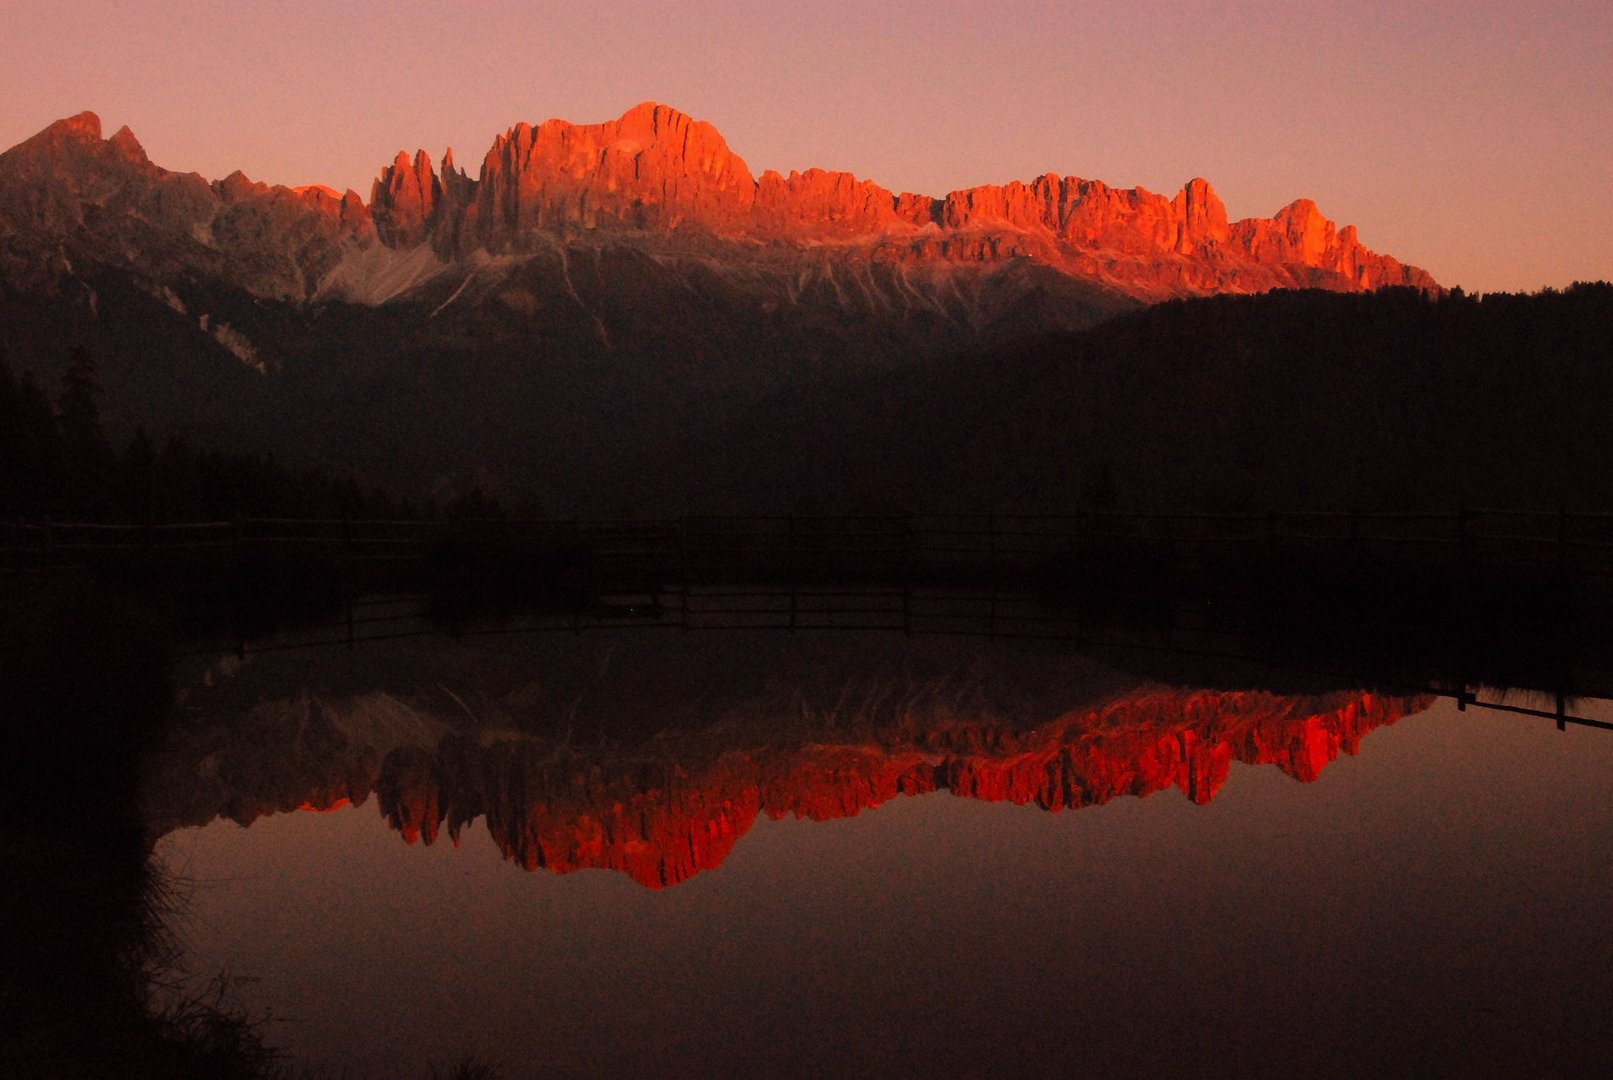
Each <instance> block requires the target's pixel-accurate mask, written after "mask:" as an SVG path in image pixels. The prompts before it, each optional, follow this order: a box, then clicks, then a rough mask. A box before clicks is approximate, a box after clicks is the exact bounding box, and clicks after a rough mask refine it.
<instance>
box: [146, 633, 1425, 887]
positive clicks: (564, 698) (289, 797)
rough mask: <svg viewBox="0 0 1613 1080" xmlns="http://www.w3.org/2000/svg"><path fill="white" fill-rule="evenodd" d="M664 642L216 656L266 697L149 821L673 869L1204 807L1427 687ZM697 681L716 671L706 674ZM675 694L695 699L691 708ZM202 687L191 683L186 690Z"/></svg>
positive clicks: (1411, 705) (225, 727)
mask: <svg viewBox="0 0 1613 1080" xmlns="http://www.w3.org/2000/svg"><path fill="white" fill-rule="evenodd" d="M664 642H665V639H664V638H663V639H661V640H659V641H657V640H654V639H646V640H644V641H641V642H639V643H638V644H637V650H638V654H637V655H635V653H634V649H633V647H632V646H629V647H627V648H624V647H623V643H622V642H620V641H597V640H587V641H571V640H565V641H562V642H561V643H560V645H559V647H558V648H555V647H552V646H551V647H550V648H549V649H547V650H545V651H546V652H547V653H548V655H545V656H541V657H533V658H532V659H533V661H534V663H536V664H538V665H539V666H540V667H541V668H543V669H545V670H544V671H543V672H542V674H538V673H536V672H535V673H533V674H534V678H533V680H532V681H530V682H526V683H519V682H518V683H517V684H516V685H513V686H506V687H504V688H502V690H501V691H499V692H496V693H495V694H489V693H488V692H487V691H486V690H484V689H483V688H480V687H475V686H472V685H460V686H459V687H458V688H457V689H456V688H454V687H453V686H450V685H449V684H448V683H446V682H444V681H441V680H437V681H435V682H433V683H426V682H425V681H424V680H423V679H422V676H421V669H420V668H419V667H414V666H411V667H410V668H409V669H407V670H408V672H409V674H408V676H407V677H406V678H405V679H404V683H405V685H404V686H401V687H399V686H393V687H389V688H387V689H370V690H367V691H360V692H352V693H349V692H342V691H337V692H334V693H332V692H329V691H321V690H318V689H314V688H311V687H309V686H306V685H301V686H284V685H280V686H276V685H273V682H274V680H273V678H271V679H270V680H269V681H268V683H256V684H255V686H254V685H253V684H254V683H255V680H254V678H253V676H254V675H255V674H256V673H255V672H233V671H232V672H230V673H229V674H228V675H226V674H225V673H224V671H221V670H214V671H213V672H211V673H210V674H209V678H208V681H210V682H218V681H220V680H221V679H222V680H223V681H226V682H228V681H232V680H234V681H239V682H241V683H243V684H248V689H249V696H250V695H251V694H256V695H258V696H257V697H256V698H255V699H250V700H247V701H245V702H240V699H237V701H238V704H237V705H236V708H238V709H239V708H240V705H241V704H245V708H244V710H243V711H240V712H238V713H237V714H236V715H235V716H233V717H218V716H212V717H209V719H210V720H213V721H222V723H216V722H215V723H201V724H195V723H193V724H192V725H190V726H189V727H188V729H186V730H187V732H188V737H187V735H181V736H180V737H179V738H177V739H176V740H174V742H173V743H172V745H171V747H170V749H169V752H168V753H167V754H166V755H165V756H164V757H163V758H161V759H160V764H159V767H158V770H157V779H156V780H155V781H154V782H153V783H152V784H151V785H150V788H151V792H152V795H151V798H150V800H149V801H150V805H151V807H152V814H153V818H152V825H153V829H154V831H156V832H158V833H162V832H166V831H169V830H171V829H172V828H174V827H176V826H178V825H180V824H204V823H205V822H206V821H208V820H210V819H212V818H213V817H215V816H222V817H227V818H230V819H233V820H235V821H236V822H238V823H240V824H250V823H251V822H252V821H254V820H256V819H257V818H259V817H261V816H263V815H265V814H270V813H276V812H284V811H290V810H332V809H337V808H341V807H346V806H348V805H351V804H363V803H366V802H368V801H369V800H370V799H371V798H372V797H373V798H374V799H375V801H376V804H377V805H378V807H379V810H380V812H381V814H382V815H383V816H384V817H385V818H386V820H387V822H388V823H389V824H390V825H391V827H392V828H393V829H395V830H397V832H398V833H400V834H401V835H402V837H403V838H404V839H405V840H406V841H408V842H409V843H411V844H412V843H416V842H424V843H426V844H430V843H433V842H434V841H436V840H437V839H438V838H439V836H440V835H441V834H442V833H443V832H444V831H446V833H447V834H448V836H449V837H450V838H452V840H453V841H454V842H455V843H456V844H457V843H458V842H459V840H460V838H461V836H462V834H463V832H464V830H465V829H466V828H467V827H468V826H470V825H472V824H473V823H474V822H475V821H476V820H477V819H478V818H481V819H484V820H485V824H486V828H487V831H488V833H489V834H490V835H491V836H492V838H493V840H494V842H495V843H496V844H497V845H498V848H499V850H500V851H501V852H502V853H503V855H504V857H505V858H507V859H510V860H512V861H514V862H516V863H518V864H519V865H521V866H523V867H525V868H526V869H528V870H537V869H539V868H545V869H548V870H552V871H554V872H557V873H567V872H570V871H574V870H580V869H589V868H603V869H610V870H616V871H620V872H622V873H625V874H627V875H628V876H629V877H631V878H632V879H633V880H634V881H637V882H639V883H640V884H642V885H645V886H648V887H650V888H661V887H664V886H668V885H675V884H677V883H679V882H681V881H684V880H687V879H688V878H690V877H692V876H693V875H695V874H698V873H700V872H702V871H705V870H711V869H714V868H715V867H717V866H718V865H720V864H721V863H722V862H723V860H724V859H726V858H727V857H728V855H729V853H730V852H731V851H732V849H733V847H734V845H735V843H736V842H737V841H738V840H739V839H740V838H741V837H743V836H744V835H745V833H746V832H747V831H749V830H750V828H751V827H752V825H753V824H754V823H755V821H756V819H757V818H758V816H762V815H765V816H766V817H768V818H772V819H778V818H784V817H796V818H806V819H811V820H815V821H826V820H831V819H835V818H845V817H851V816H854V815H856V814H858V813H860V812H862V811H863V810H867V809H871V808H874V807H877V806H879V805H881V804H882V803H885V802H888V801H890V800H891V799H894V798H896V797H898V796H902V795H918V794H924V793H927V792H932V791H950V792H951V793H952V794H954V795H957V796H961V797H965V798H970V799H977V800H980V801H984V802H1008V803H1014V804H1019V805H1026V804H1035V805H1037V806H1040V807H1041V808H1043V809H1044V810H1050V811H1059V810H1066V809H1078V808H1080V807H1084V806H1091V805H1096V804H1102V803H1106V802H1108V801H1110V800H1111V799H1114V798H1117V797H1120V796H1127V795H1129V796H1143V795H1150V794H1153V793H1155V792H1159V791H1164V790H1166V789H1167V788H1172V787H1174V788H1177V789H1179V790H1180V791H1181V792H1182V793H1183V794H1184V795H1186V796H1187V797H1188V798H1189V799H1191V800H1192V801H1194V802H1195V803H1207V802H1209V801H1210V800H1211V799H1213V798H1214V797H1215V795H1216V793H1217V792H1218V791H1219V790H1220V788H1221V785H1222V784H1223V783H1224V782H1225V781H1226V779H1227V776H1228V774H1229V771H1230V769H1231V767H1232V764H1233V763H1234V762H1243V763H1246V764H1251V765H1272V766H1275V767H1276V768H1278V769H1281V770H1282V771H1283V772H1285V773H1287V774H1288V775H1290V776H1292V777H1294V778H1295V779H1297V780H1301V781H1307V782H1308V781H1311V780H1314V779H1316V778H1317V777H1318V776H1319V775H1320V774H1321V772H1322V770H1323V769H1325V768H1326V767H1327V765H1328V764H1329V763H1330V762H1332V761H1334V760H1335V759H1336V758H1337V757H1338V756H1339V755H1340V754H1341V753H1345V754H1354V753H1355V752H1356V751H1357V749H1358V747H1359V746H1360V742H1361V740H1362V738H1363V737H1364V736H1365V735H1367V734H1368V733H1370V732H1371V731H1372V730H1373V729H1375V728H1377V727H1379V726H1381V725H1384V724H1391V723H1394V722H1395V721H1396V720H1398V719H1400V718H1401V717H1403V716H1405V715H1407V714H1409V713H1414V712H1417V711H1419V710H1421V709H1423V708H1426V707H1427V705H1428V704H1429V700H1430V699H1427V698H1408V697H1392V696H1383V695H1377V694H1373V693H1369V692H1365V691H1343V692H1330V693H1320V694H1305V695H1279V694H1273V693H1268V692H1264V691H1223V690H1194V689H1179V688H1171V687H1165V686H1161V685H1158V684H1150V683H1136V682H1132V683H1130V684H1128V683H1127V682H1126V681H1125V680H1124V679H1123V678H1121V677H1119V676H1117V675H1116V674H1115V673H1113V672H1109V671H1106V670H1103V669H1101V668H1098V667H1096V666H1095V665H1090V664H1083V663H1082V662H1079V661H1073V660H1069V659H1060V658H1057V657H1048V656H1043V657H1036V656H1025V655H1022V654H1016V653H1015V652H1013V651H1012V650H999V651H998V652H997V655H996V656H995V657H994V658H993V659H992V660H991V661H990V662H987V661H986V659H985V657H984V656H983V655H982V654H981V652H980V650H979V649H978V647H976V648H973V649H971V653H970V655H968V656H967V657H965V656H961V655H960V654H959V653H958V651H957V650H956V649H955V648H951V647H939V648H937V647H928V648H923V649H915V648H912V647H908V648H905V649H900V650H897V651H896V654H895V655H894V656H891V655H890V652H889V650H888V649H887V651H886V654H885V659H884V660H883V663H884V664H885V665H886V666H885V667H884V668H883V669H880V668H878V667H877V665H876V666H875V667H872V668H871V667H870V666H869V662H868V660H867V659H866V658H864V659H861V660H858V661H856V662H854V664H853V666H854V667H855V668H860V669H861V670H860V671H855V672H854V673H853V674H852V675H850V676H847V677H837V675H836V670H837V669H836V668H834V667H833V666H829V665H830V661H831V660H832V659H833V657H831V656H828V655H825V654H824V653H823V652H822V650H819V652H818V653H817V654H816V655H814V654H813V653H812V650H810V649H808V650H803V649H802V648H801V647H799V646H796V647H794V648H791V649H789V650H786V651H779V652H777V653H776V655H774V656H773V657H771V658H770V660H769V658H765V657H761V656H758V655H756V654H755V653H754V652H751V651H747V652H745V653H742V654H734V655H723V654H722V651H721V650H720V649H719V650H717V654H716V655H714V654H713V652H712V650H711V648H710V643H700V644H696V645H694V646H693V647H691V646H690V644H689V643H688V642H687V641H681V642H674V644H673V645H672V647H671V648H670V649H668V648H667V647H666V645H665V644H664ZM752 648H754V646H752ZM803 651H804V652H805V653H806V658H807V666H806V667H805V668H804V669H803V668H802V666H801V661H802V659H803V655H802V654H803ZM831 651H833V650H831ZM624 654H625V655H624ZM736 660H737V661H739V662H740V663H739V664H738V666H737V667H736V666H735V661H736ZM669 661H670V663H671V664H672V668H673V671H675V672H676V674H673V672H672V671H667V670H666V666H667V664H668V662H669ZM758 661H764V663H762V664H761V666H758V663H757V662H758ZM556 666H558V667H559V669H560V670H562V671H571V672H577V671H579V670H580V671H593V672H595V673H596V676H595V678H596V680H597V679H600V678H605V679H615V680H618V681H634V680H639V679H642V678H644V677H646V675H648V678H649V679H650V680H651V681H650V683H649V685H648V687H647V689H648V690H649V692H650V693H652V694H656V693H664V694H666V695H667V696H668V698H669V700H670V701H671V702H673V704H663V705H661V707H660V709H659V710H656V706H655V704H654V703H649V704H644V703H638V702H627V701H622V700H620V699H617V700H614V701H612V700H602V701H596V700H595V699H598V698H605V697H608V696H609V695H607V694H605V693H604V692H603V691H602V689H601V687H600V686H599V684H598V682H597V681H596V683H595V684H594V685H593V686H592V687H584V688H582V689H581V690H578V689H576V688H567V689H564V690H558V688H557V690H558V692H559V695H560V696H559V697H558V698H557V697H556V696H555V693H556V691H551V690H548V689H547V685H548V683H549V682H551V680H552V675H551V674H550V671H552V670H553V669H554V668H555V667H556ZM656 668H661V669H662V670H661V671H660V672H655V670H654V669H656ZM645 669H649V671H648V672H646V670H645ZM691 676H694V677H695V678H697V679H704V680H709V679H711V678H713V677H715V678H717V679H718V680H719V685H718V686H717V687H715V688H713V687H712V686H711V685H710V683H709V682H705V683H703V684H702V685H700V686H698V687H694V688H691V687H690V686H689V685H687V684H688V682H689V679H690V677H691ZM1015 679H1024V680H1026V683H1028V684H1029V685H1030V687H1031V689H1030V690H1029V692H1026V689H1025V687H1024V686H1022V685H1020V684H1014V685H1008V683H1011V682H1012V681H1013V680H1015ZM663 680H664V681H663ZM1036 687H1040V689H1039V690H1038V689H1036ZM680 692H683V693H691V695H692V697H694V698H695V699H697V704H696V705H695V706H694V707H693V709H691V708H690V707H689V706H688V705H687V704H685V705H684V706H683V707H682V708H679V707H678V706H677V705H676V704H675V702H676V695H677V694H679V693H680ZM208 696H209V695H208V694H207V693H201V694H193V695H192V697H191V704H192V706H193V708H194V707H197V702H198V701H202V700H205V699H206V698H207V697H208ZM471 701H475V702H476V704H475V706H472V705H471V704H470V702H471ZM557 704H560V705H564V710H563V713H562V712H559V711H557V710H556V709H555V706H556V705H557ZM624 709H627V710H632V711H628V712H626V713H624V712H623V710H624ZM657 713H659V714H660V715H657ZM646 717H650V719H649V722H648V724H647V725H646V723H645V719H646ZM663 724H666V725H667V726H662V725H663Z"/></svg>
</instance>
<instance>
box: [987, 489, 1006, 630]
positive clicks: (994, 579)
mask: <svg viewBox="0 0 1613 1080" xmlns="http://www.w3.org/2000/svg"><path fill="white" fill-rule="evenodd" d="M986 531H987V542H988V544H989V550H990V552H991V615H990V618H989V620H988V621H987V623H986V629H987V633H988V635H989V636H991V637H996V636H997V588H998V585H999V584H1000V583H1001V581H1002V569H1001V567H1000V565H999V563H998V555H997V514H996V513H995V512H993V513H992V514H991V515H990V516H989V517H987V518H986Z"/></svg>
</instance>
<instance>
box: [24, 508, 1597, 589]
mask: <svg viewBox="0 0 1613 1080" xmlns="http://www.w3.org/2000/svg"><path fill="white" fill-rule="evenodd" d="M445 544H458V545H462V546H463V545H471V546H475V545H483V546H499V545H504V546H508V547H512V548H513V547H519V546H521V545H526V546H528V547H530V548H538V549H543V550H549V551H554V552H567V553H569V554H570V555H571V556H572V557H574V558H578V559H583V560H586V561H587V563H588V565H589V566H590V567H591V568H593V569H596V570H597V569H600V568H602V567H605V566H611V565H613V566H616V567H618V568H620V569H622V570H623V571H626V572H631V571H632V570H634V569H637V570H639V571H641V572H646V573H647V572H651V571H653V572H654V573H655V574H657V575H659V576H660V577H662V578H663V579H667V578H670V579H676V580H683V581H711V580H724V579H739V580H747V579H753V578H756V577H758V576H768V577H775V578H776V577H780V576H796V577H816V578H820V579H821V578H832V577H846V576H848V575H850V576H855V577H857V578H860V579H868V578H881V579H884V580H889V581H902V580H907V579H908V578H909V577H911V576H913V575H916V574H917V575H923V574H929V575H931V576H932V577H933V576H935V575H944V574H946V573H947V572H949V571H961V570H971V571H982V570H983V571H987V572H992V573H1002V574H1007V575H1012V574H1014V573H1015V572H1016V571H1022V570H1025V569H1027V568H1031V567H1035V566H1040V565H1045V564H1046V562H1047V561H1048V560H1051V559H1056V558H1060V557H1065V556H1069V555H1072V554H1078V553H1080V552H1081V551H1083V550H1088V549H1091V548H1101V549H1103V550H1105V551H1109V552H1127V553H1134V554H1151V555H1161V556H1169V557H1174V558H1182V559H1192V558H1213V557H1215V556H1217V555H1238V554H1246V555H1254V556H1256V557H1258V556H1261V555H1263V554H1266V553H1271V554H1277V553H1283V554H1288V555H1295V556H1317V557H1334V556H1340V555H1353V556H1358V557H1361V558H1369V559H1384V560H1406V561H1416V562H1430V561H1437V562H1441V563H1474V564H1482V565H1494V566H1505V565H1511V566H1523V567H1537V568H1541V567H1562V568H1564V569H1566V570H1570V571H1572V572H1574V573H1576V574H1592V575H1596V576H1605V575H1613V513H1570V512H1567V511H1556V512H1547V511H1522V510H1494V509H1458V510H1455V511H1450V512H1444V513H1352V512H1347V511H1285V512H1273V513H1263V514H1232V513H1227V514H1173V513H1132V512H1123V511H1110V512H1099V511H1089V512H1083V513H1074V514H1061V515H1048V514H1043V515H1028V514H972V515H913V516H902V517H888V516H838V517H806V516H797V517H682V518H673V519H658V520H642V521H633V520H628V521H551V520H496V521H495V520H487V521H460V522H438V521H373V520H343V519H306V518H302V519H270V518H242V519H237V520H234V521H218V522H193V523H174V524H143V525H123V524H101V523H74V522H9V523H0V568H3V569H11V570H19V569H37V568H46V567H59V566H67V565H74V564H81V563H85V562H90V561H93V560H95V559H96V558H99V557H103V556H106V555H109V554H113V553H119V552H122V553H134V552H139V551H145V552H150V553H161V554H163V555H165V556H170V557H172V556H188V557H190V558H193V559H196V560H205V559H208V558H213V559H222V558H225V557H229V558H246V559H250V558H253V557H262V556H264V555H266V554H269V553H272V552H276V551H305V552H324V553H327V554H331V555H339V556H340V557H341V558H342V559H343V560H344V561H350V562H352V563H355V564H364V565H376V564H387V563H409V562H419V561H421V560H423V559H425V558H427V557H428V556H430V555H432V554H433V553H434V552H439V551H440V550H441V549H442V547H443V545H445ZM512 553H514V552H513V551H512Z"/></svg>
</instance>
